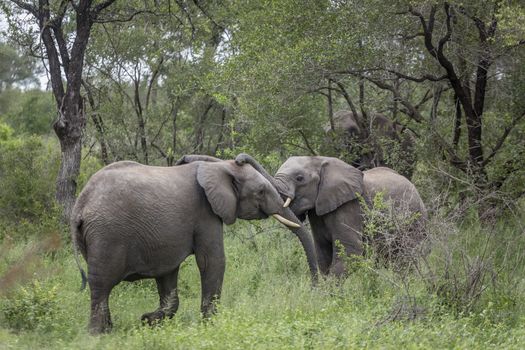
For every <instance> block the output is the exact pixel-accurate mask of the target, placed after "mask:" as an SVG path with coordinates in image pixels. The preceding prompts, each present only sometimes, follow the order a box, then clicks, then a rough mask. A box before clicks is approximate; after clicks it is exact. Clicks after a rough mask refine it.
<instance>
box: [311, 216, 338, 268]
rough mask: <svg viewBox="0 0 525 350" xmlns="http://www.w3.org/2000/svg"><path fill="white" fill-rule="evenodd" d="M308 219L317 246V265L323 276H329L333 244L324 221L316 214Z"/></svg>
mask: <svg viewBox="0 0 525 350" xmlns="http://www.w3.org/2000/svg"><path fill="white" fill-rule="evenodd" d="M308 219H309V220H310V225H311V227H312V231H313V238H314V244H315V252H316V255H317V264H318V265H319V271H320V272H321V273H322V274H323V275H327V274H328V273H329V272H330V265H332V255H333V249H332V242H331V241H330V240H329V239H327V238H326V235H328V234H329V233H328V230H327V228H326V225H325V224H324V222H323V219H322V218H321V217H319V216H317V215H315V213H313V212H312V213H308Z"/></svg>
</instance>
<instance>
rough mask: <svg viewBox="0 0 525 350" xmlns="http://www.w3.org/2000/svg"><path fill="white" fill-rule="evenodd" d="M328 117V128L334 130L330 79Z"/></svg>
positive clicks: (330, 83) (329, 81) (330, 82)
mask: <svg viewBox="0 0 525 350" xmlns="http://www.w3.org/2000/svg"><path fill="white" fill-rule="evenodd" d="M327 99H328V119H329V120H330V130H332V131H334V130H335V124H334V106H333V101H332V79H328V96H327Z"/></svg>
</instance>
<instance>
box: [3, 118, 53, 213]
mask: <svg viewBox="0 0 525 350" xmlns="http://www.w3.org/2000/svg"><path fill="white" fill-rule="evenodd" d="M0 126H1V125H0ZM3 129H6V128H5V127H4V128H3ZM0 134H3V135H4V136H5V137H0V220H9V221H12V222H19V221H21V220H23V219H25V220H29V221H34V220H36V219H38V218H40V217H42V216H43V214H44V213H46V212H49V211H50V210H52V209H53V206H54V194H55V177H56V174H57V173H58V167H59V162H60V153H59V151H58V150H57V149H58V147H57V145H56V142H53V141H50V140H46V139H44V138H42V137H38V136H30V137H26V138H21V137H12V136H11V135H10V134H9V132H2V131H0ZM0 136H1V135H0Z"/></svg>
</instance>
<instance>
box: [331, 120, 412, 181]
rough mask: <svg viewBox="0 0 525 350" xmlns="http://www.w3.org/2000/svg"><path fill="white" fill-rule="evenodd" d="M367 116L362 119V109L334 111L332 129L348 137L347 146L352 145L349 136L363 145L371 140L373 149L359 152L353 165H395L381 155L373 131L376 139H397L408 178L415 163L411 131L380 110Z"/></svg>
mask: <svg viewBox="0 0 525 350" xmlns="http://www.w3.org/2000/svg"><path fill="white" fill-rule="evenodd" d="M368 118H369V120H368V121H366V122H365V121H364V120H363V116H362V114H361V113H358V114H357V116H355V115H354V113H353V112H351V111H347V110H342V111H338V112H336V113H335V114H334V118H333V119H334V128H335V130H341V131H344V133H345V135H346V136H347V137H348V138H349V140H347V142H349V145H348V146H349V147H352V140H356V141H357V142H360V143H361V144H362V145H364V144H368V143H370V145H371V146H372V149H371V150H370V151H369V152H365V153H364V154H362V156H361V157H360V158H359V159H357V160H356V161H355V162H354V163H353V165H354V166H356V167H358V168H360V169H370V168H374V167H378V166H392V165H395V164H388V160H387V157H385V156H384V154H383V150H382V147H381V146H380V143H378V142H377V141H374V140H373V139H371V138H370V135H371V134H373V135H374V136H375V139H379V138H384V139H386V140H395V141H397V142H399V144H400V149H399V151H400V152H401V153H402V154H401V155H400V158H402V159H403V160H404V162H405V163H406V164H404V166H403V169H402V170H403V175H404V176H407V177H408V178H410V177H411V176H412V172H413V167H414V164H415V151H414V146H415V141H414V135H413V134H412V132H411V131H410V130H408V129H406V128H405V127H403V126H402V125H401V124H398V123H395V122H392V121H391V120H390V119H388V118H387V117H386V116H384V115H382V114H375V113H373V114H372V113H371V114H370V115H368ZM324 130H325V132H327V133H328V132H330V131H331V126H330V123H327V124H326V125H325V126H324ZM353 142H355V141H353Z"/></svg>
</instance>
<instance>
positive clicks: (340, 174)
mask: <svg viewBox="0 0 525 350" xmlns="http://www.w3.org/2000/svg"><path fill="white" fill-rule="evenodd" d="M319 177H320V179H319V188H318V192H317V199H316V201H315V212H316V214H317V215H319V216H321V215H325V214H327V213H329V212H331V211H334V210H335V209H337V208H338V207H340V206H341V205H343V204H344V203H346V202H349V201H351V200H354V199H356V198H357V194H362V193H363V173H362V172H361V171H360V170H359V169H356V168H354V167H353V166H351V165H348V164H346V163H345V162H343V161H342V160H339V159H337V158H326V159H325V160H324V161H323V162H322V165H321V172H320V174H319Z"/></svg>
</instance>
